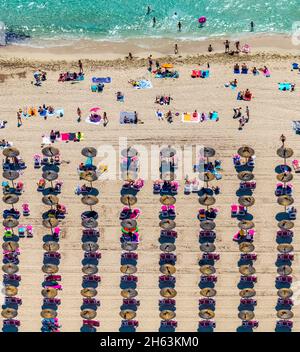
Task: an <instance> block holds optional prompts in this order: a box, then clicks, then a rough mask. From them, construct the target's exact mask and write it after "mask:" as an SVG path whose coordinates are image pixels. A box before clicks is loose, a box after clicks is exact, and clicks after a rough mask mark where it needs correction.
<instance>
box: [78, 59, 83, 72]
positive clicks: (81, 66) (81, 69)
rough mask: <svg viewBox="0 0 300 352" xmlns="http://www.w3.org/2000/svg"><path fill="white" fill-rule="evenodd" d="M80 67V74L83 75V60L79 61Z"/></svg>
mask: <svg viewBox="0 0 300 352" xmlns="http://www.w3.org/2000/svg"><path fill="white" fill-rule="evenodd" d="M78 66H79V73H80V74H82V73H83V65H82V62H81V60H79V61H78Z"/></svg>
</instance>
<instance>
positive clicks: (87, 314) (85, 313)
mask: <svg viewBox="0 0 300 352" xmlns="http://www.w3.org/2000/svg"><path fill="white" fill-rule="evenodd" d="M80 316H81V318H83V319H94V318H96V316H97V311H95V310H94V309H83V310H82V311H81V312H80Z"/></svg>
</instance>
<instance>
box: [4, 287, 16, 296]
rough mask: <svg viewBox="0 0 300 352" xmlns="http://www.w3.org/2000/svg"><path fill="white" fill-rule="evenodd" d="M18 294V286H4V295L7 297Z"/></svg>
mask: <svg viewBox="0 0 300 352" xmlns="http://www.w3.org/2000/svg"><path fill="white" fill-rule="evenodd" d="M17 294H18V288H17V287H15V286H12V285H6V286H4V295H5V296H7V297H14V296H16V295H17Z"/></svg>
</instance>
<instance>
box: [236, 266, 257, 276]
mask: <svg viewBox="0 0 300 352" xmlns="http://www.w3.org/2000/svg"><path fill="white" fill-rule="evenodd" d="M239 272H240V273H241V274H242V275H244V276H250V275H253V274H255V272H256V270H255V268H254V267H253V266H252V265H241V266H240V267H239Z"/></svg>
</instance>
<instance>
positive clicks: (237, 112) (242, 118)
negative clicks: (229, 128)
mask: <svg viewBox="0 0 300 352" xmlns="http://www.w3.org/2000/svg"><path fill="white" fill-rule="evenodd" d="M233 119H238V121H239V127H238V129H239V130H240V131H241V130H242V129H243V127H244V126H245V125H246V123H248V122H249V120H250V110H249V107H248V106H246V109H245V115H243V113H242V108H241V107H238V108H234V109H233Z"/></svg>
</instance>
